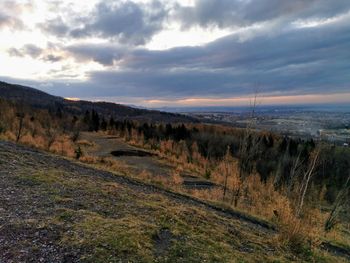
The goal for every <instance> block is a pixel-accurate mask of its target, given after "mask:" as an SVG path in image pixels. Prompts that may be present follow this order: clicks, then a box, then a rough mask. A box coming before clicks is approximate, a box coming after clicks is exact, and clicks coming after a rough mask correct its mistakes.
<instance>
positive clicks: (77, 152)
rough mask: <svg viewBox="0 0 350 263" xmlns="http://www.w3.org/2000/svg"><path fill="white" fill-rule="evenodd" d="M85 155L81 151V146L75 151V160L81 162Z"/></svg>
mask: <svg viewBox="0 0 350 263" xmlns="http://www.w3.org/2000/svg"><path fill="white" fill-rule="evenodd" d="M82 155H83V151H82V150H81V148H80V146H78V148H76V149H75V158H76V159H77V160H79V158H80V157H81V156H82Z"/></svg>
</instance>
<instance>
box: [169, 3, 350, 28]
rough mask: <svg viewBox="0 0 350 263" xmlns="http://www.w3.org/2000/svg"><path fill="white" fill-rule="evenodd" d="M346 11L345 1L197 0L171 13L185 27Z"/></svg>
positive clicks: (225, 25) (348, 7) (234, 25)
mask: <svg viewBox="0 0 350 263" xmlns="http://www.w3.org/2000/svg"><path fill="white" fill-rule="evenodd" d="M349 10H350V2H349V1H347V0H333V1H329V0H309V1H305V0H293V1H280V0H259V1H256V0H255V1H254V0H249V1H242V0H220V1H217V0H196V1H195V4H194V6H190V7H189V6H186V7H183V6H180V5H178V8H177V10H175V11H174V12H173V14H174V17H175V18H176V19H178V20H179V21H180V22H181V23H182V26H183V27H184V28H186V27H192V26H201V27H205V28H206V27H219V28H239V27H247V26H251V25H253V24H256V23H261V22H266V21H273V20H281V21H284V22H285V21H293V20H296V19H324V18H329V17H333V16H336V15H338V14H341V13H346V12H348V11H349Z"/></svg>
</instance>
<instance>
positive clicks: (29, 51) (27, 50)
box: [8, 44, 43, 59]
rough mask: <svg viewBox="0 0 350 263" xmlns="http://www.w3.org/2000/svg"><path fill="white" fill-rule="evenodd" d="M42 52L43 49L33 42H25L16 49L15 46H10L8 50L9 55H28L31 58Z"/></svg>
mask: <svg viewBox="0 0 350 263" xmlns="http://www.w3.org/2000/svg"><path fill="white" fill-rule="evenodd" d="M42 52H43V49H42V48H40V47H37V46H35V45H33V44H27V45H24V46H23V47H22V48H20V49H17V48H10V49H9V50H8V53H9V54H10V55H11V56H16V57H25V56H30V57H32V58H34V59H35V58H38V57H39V56H40V55H41V53H42Z"/></svg>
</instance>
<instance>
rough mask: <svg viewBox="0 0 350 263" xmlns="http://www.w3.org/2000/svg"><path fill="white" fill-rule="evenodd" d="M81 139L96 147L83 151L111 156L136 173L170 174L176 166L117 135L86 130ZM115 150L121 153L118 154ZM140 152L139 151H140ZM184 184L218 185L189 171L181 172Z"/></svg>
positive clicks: (210, 186) (206, 187)
mask: <svg viewBox="0 0 350 263" xmlns="http://www.w3.org/2000/svg"><path fill="white" fill-rule="evenodd" d="M81 139H83V140H87V141H89V142H93V143H94V144H95V146H94V147H84V149H83V151H84V152H86V153H87V154H89V155H92V156H98V157H110V158H114V159H116V160H118V161H121V162H123V163H125V164H126V165H127V166H128V167H130V169H131V170H132V172H133V173H134V174H140V173H142V172H144V171H145V172H147V173H149V174H151V175H153V176H165V177H167V176H170V175H171V174H172V173H173V171H174V169H175V168H176V167H175V166H172V165H170V164H165V163H164V161H163V162H161V161H160V159H159V157H158V156H156V155H154V156H152V154H147V153H148V152H147V151H144V150H143V149H140V148H137V147H134V146H131V145H129V144H127V143H125V142H124V141H123V140H122V139H121V138H118V137H116V136H107V135H101V134H97V133H88V132H84V133H82V135H81ZM113 152H118V153H120V154H119V155H118V156H116V155H113ZM138 152H139V153H138ZM181 176H182V177H183V186H184V187H187V188H191V189H210V188H213V187H216V185H215V184H213V183H212V182H210V181H208V180H205V179H203V178H201V177H200V176H198V175H194V174H190V173H188V172H183V173H181Z"/></svg>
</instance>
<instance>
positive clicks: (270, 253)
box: [0, 142, 342, 262]
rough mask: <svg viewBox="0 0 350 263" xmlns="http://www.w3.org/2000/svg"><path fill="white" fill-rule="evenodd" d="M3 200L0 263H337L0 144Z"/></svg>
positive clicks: (256, 230)
mask: <svg viewBox="0 0 350 263" xmlns="http://www.w3.org/2000/svg"><path fill="white" fill-rule="evenodd" d="M0 198H1V200H4V201H3V202H1V203H0V241H1V242H0V251H2V253H1V254H0V262H11V261H12V262H18V261H30V260H34V261H38V260H39V261H40V259H42V262H64V261H66V262H81V261H83V262H287V261H288V262H289V261H298V262H300V261H304V260H307V259H308V260H310V261H317V262H321V261H325V262H335V261H337V262H341V260H342V259H341V258H337V259H336V258H332V257H330V256H328V255H327V256H326V255H322V257H321V256H314V255H301V256H299V255H297V254H293V253H292V252H291V251H286V250H282V249H280V248H278V246H276V242H275V241H274V239H275V235H274V234H273V233H272V232H270V231H267V230H264V229H262V228H260V227H256V226H254V225H252V224H249V223H247V222H243V221H239V220H235V219H232V218H231V219H230V218H227V217H224V216H222V215H221V214H219V213H216V212H215V211H212V210H209V209H205V208H204V207H201V206H197V205H195V204H190V203H186V202H181V201H180V200H178V199H174V198H171V196H166V195H164V194H160V193H157V192H155V191H153V189H152V188H151V187H150V188H148V187H146V186H140V185H137V184H135V185H133V184H129V183H128V181H127V180H126V181H123V180H122V179H120V178H119V179H118V178H117V177H116V178H114V177H113V175H112V174H109V173H106V172H102V171H97V170H95V169H90V168H86V167H83V166H80V165H77V164H75V163H72V162H70V161H67V160H64V159H62V158H59V157H56V156H52V155H47V154H44V153H40V152H35V151H32V150H29V149H26V148H23V147H18V146H15V145H13V144H10V143H2V142H0ZM320 254H321V252H320Z"/></svg>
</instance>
